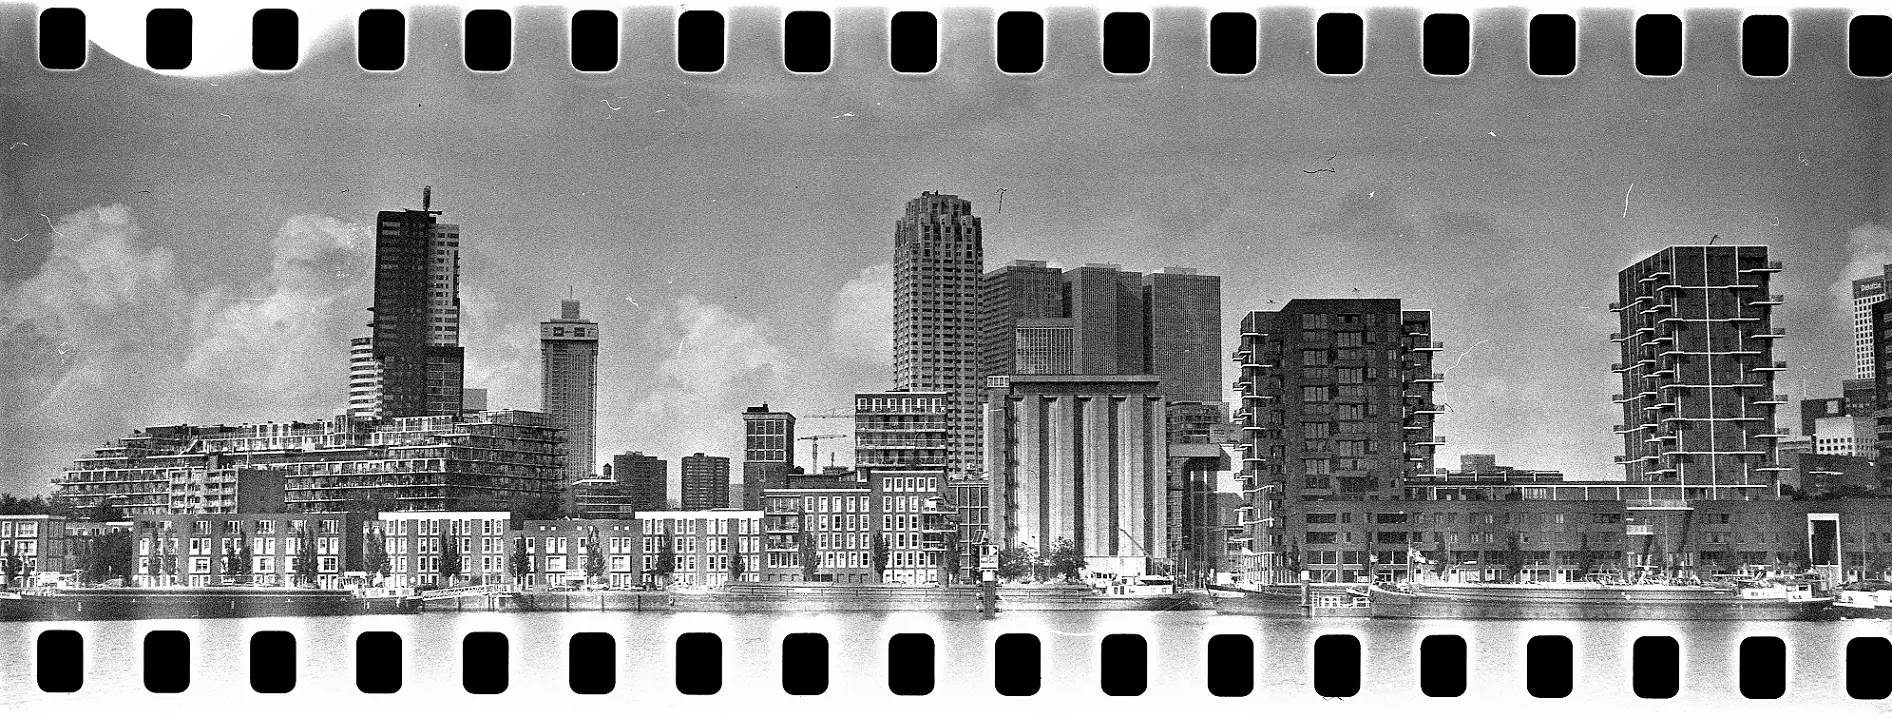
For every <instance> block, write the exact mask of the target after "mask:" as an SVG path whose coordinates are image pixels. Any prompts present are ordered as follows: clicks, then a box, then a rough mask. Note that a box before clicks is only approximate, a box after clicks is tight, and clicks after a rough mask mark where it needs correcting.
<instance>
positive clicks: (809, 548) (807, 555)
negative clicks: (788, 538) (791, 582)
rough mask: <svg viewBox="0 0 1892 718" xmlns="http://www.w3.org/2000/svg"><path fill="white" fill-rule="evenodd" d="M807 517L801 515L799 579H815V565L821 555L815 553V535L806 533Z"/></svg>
mask: <svg viewBox="0 0 1892 718" xmlns="http://www.w3.org/2000/svg"><path fill="white" fill-rule="evenodd" d="M807 520H808V517H806V516H804V517H802V527H801V537H800V538H801V547H800V548H801V580H803V581H813V580H815V567H816V565H817V564H819V563H820V561H821V555H820V554H817V553H815V535H814V534H811V533H808V524H807Z"/></svg>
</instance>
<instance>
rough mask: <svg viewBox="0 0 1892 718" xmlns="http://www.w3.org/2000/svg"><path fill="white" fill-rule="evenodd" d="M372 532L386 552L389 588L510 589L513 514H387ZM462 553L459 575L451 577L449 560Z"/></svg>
mask: <svg viewBox="0 0 1892 718" xmlns="http://www.w3.org/2000/svg"><path fill="white" fill-rule="evenodd" d="M371 523H372V525H373V528H375V529H376V530H378V531H379V532H380V536H381V537H382V541H383V548H384V549H385V550H386V551H387V556H388V566H387V572H388V576H387V578H386V579H385V580H384V581H383V584H384V585H386V586H387V587H390V588H407V587H421V586H438V587H446V586H449V585H452V584H454V583H506V582H508V581H510V580H512V578H511V571H510V569H509V568H508V567H507V565H506V557H507V554H508V552H507V545H508V543H507V540H508V539H509V538H510V537H511V535H512V531H511V523H512V514H511V512H507V511H444V512H443V511H383V512H381V513H380V514H379V515H378V517H377V520H376V521H373V522H371ZM448 546H452V547H454V549H455V550H456V551H457V552H458V555H459V559H460V565H459V568H458V572H457V573H454V574H453V575H448V574H447V572H446V569H447V568H449V567H448V566H447V565H446V562H445V559H446V558H447V557H448V555H449V552H448V551H447V547H448Z"/></svg>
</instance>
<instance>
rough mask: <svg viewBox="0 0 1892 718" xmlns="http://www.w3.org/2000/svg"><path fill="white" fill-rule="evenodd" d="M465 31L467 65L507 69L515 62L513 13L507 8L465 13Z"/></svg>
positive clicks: (482, 69)
mask: <svg viewBox="0 0 1892 718" xmlns="http://www.w3.org/2000/svg"><path fill="white" fill-rule="evenodd" d="M461 27H462V28H463V30H462V32H463V33H464V34H463V35H462V36H461V43H460V44H461V46H462V47H463V48H465V50H464V52H465V53H466V57H465V61H466V67H467V69H469V70H472V71H474V72H505V71H506V68H508V67H511V66H512V14H511V13H508V12H506V11H505V10H493V9H481V10H473V11H471V12H468V13H467V14H466V18H465V20H464V21H462V23H461Z"/></svg>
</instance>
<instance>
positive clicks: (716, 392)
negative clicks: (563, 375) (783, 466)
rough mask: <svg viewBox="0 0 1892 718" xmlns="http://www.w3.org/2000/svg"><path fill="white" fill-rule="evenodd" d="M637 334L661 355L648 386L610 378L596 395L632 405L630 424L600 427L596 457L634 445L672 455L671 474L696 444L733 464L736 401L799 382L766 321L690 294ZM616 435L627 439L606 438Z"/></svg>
mask: <svg viewBox="0 0 1892 718" xmlns="http://www.w3.org/2000/svg"><path fill="white" fill-rule="evenodd" d="M642 336H644V337H647V338H648V342H650V343H651V344H652V345H653V346H657V347H662V350H661V356H663V358H662V359H661V360H659V361H658V362H657V364H656V368H655V370H654V371H653V372H651V374H650V375H649V378H648V381H649V384H647V385H646V386H644V387H627V386H625V385H623V384H616V385H614V386H612V387H610V388H609V389H607V390H606V393H607V395H606V396H601V397H600V403H601V404H603V403H611V404H614V405H617V406H629V407H630V411H629V413H628V422H629V425H628V426H617V427H600V430H601V431H600V434H601V436H600V443H599V452H598V453H599V455H600V460H603V458H604V457H608V456H610V455H611V454H614V453H618V452H620V451H626V450H633V449H634V450H638V451H643V452H645V453H647V454H649V453H654V454H656V455H658V456H662V457H666V458H672V459H673V461H672V464H673V467H672V471H671V473H672V474H673V475H674V474H675V473H676V468H675V461H674V457H678V456H683V455H687V454H692V453H695V452H698V451H702V452H705V453H708V454H711V455H720V456H730V458H731V460H732V463H736V464H739V463H740V462H741V456H740V455H734V456H732V454H734V453H735V452H737V451H739V450H740V449H741V448H742V422H741V421H740V420H739V419H738V418H737V415H738V414H739V413H740V412H741V411H742V408H743V407H744V406H746V405H748V403H749V402H751V401H755V400H757V397H767V396H790V395H793V394H794V393H797V392H799V391H801V389H802V388H801V387H793V386H789V385H788V382H786V381H785V377H786V376H787V375H788V374H789V372H790V371H791V370H792V367H793V363H792V362H791V361H790V359H789V358H788V353H787V352H786V351H784V350H783V349H782V348H781V347H780V346H779V345H778V344H776V342H775V341H774V340H773V339H772V338H770V336H769V330H768V329H767V327H765V326H764V325H762V324H761V323H759V322H755V321H752V320H749V319H746V318H743V317H740V316H737V315H735V314H733V313H731V312H730V311H729V310H727V309H725V308H723V307H721V306H718V305H715V304H708V303H705V302H703V301H702V300H700V299H697V298H696V297H694V296H685V297H683V298H681V299H678V300H677V301H676V303H675V304H674V305H673V307H672V308H671V309H670V310H668V311H662V312H658V313H657V315H656V316H655V317H654V318H653V320H652V321H651V323H650V324H649V325H648V326H647V327H645V328H644V329H643V330H642ZM613 394H615V395H618V396H611V395H613ZM627 394H628V395H634V397H635V398H633V397H632V396H626V395H627ZM600 418H601V419H604V418H605V417H604V415H601V416H600ZM607 433H608V434H609V435H610V437H613V438H610V439H608V438H606V437H605V436H603V435H604V434H607ZM620 436H621V437H625V438H626V439H627V440H628V441H629V442H630V443H629V444H628V445H624V444H617V443H606V442H607V441H613V440H614V438H615V437H620ZM732 473H733V472H732ZM731 479H732V480H739V478H738V477H736V476H732V477H731ZM672 488H673V489H674V488H675V487H672ZM672 495H674V491H673V494H672Z"/></svg>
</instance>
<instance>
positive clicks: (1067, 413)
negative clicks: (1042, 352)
mask: <svg viewBox="0 0 1892 718" xmlns="http://www.w3.org/2000/svg"><path fill="white" fill-rule="evenodd" d="M990 383H991V387H990V389H989V398H988V399H987V403H986V407H987V408H986V425H987V436H986V439H987V444H986V446H987V448H986V466H987V470H988V478H989V484H990V487H991V489H990V491H991V494H990V500H991V502H992V503H991V521H992V526H993V529H992V533H993V534H994V535H993V542H994V543H996V544H999V545H1001V546H1013V545H1018V544H1024V545H1025V546H1028V547H1030V548H1031V549H1033V550H1035V551H1037V552H1039V554H1040V555H1050V554H1051V552H1052V551H1053V550H1054V549H1055V548H1056V544H1057V542H1058V541H1060V540H1069V541H1071V542H1072V543H1073V545H1074V546H1075V547H1076V548H1077V550H1079V551H1080V552H1082V553H1083V555H1084V556H1085V557H1086V559H1087V561H1088V562H1089V570H1090V571H1092V572H1099V573H1114V574H1118V575H1138V574H1143V573H1149V572H1151V571H1153V570H1155V569H1156V568H1157V567H1159V566H1161V565H1163V564H1165V563H1166V562H1167V561H1168V559H1169V556H1168V542H1167V532H1168V528H1167V527H1168V516H1167V512H1168V500H1167V479H1166V478H1165V477H1166V470H1165V469H1166V464H1167V461H1168V452H1167V442H1166V438H1167V432H1166V427H1165V411H1164V404H1163V395H1162V394H1160V393H1158V391H1157V378H1156V377H1154V376H1148V375H1130V376H1084V375H1075V376H1013V377H1010V378H1009V379H1008V378H1005V377H994V378H993V379H992V380H991V382H990Z"/></svg>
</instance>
